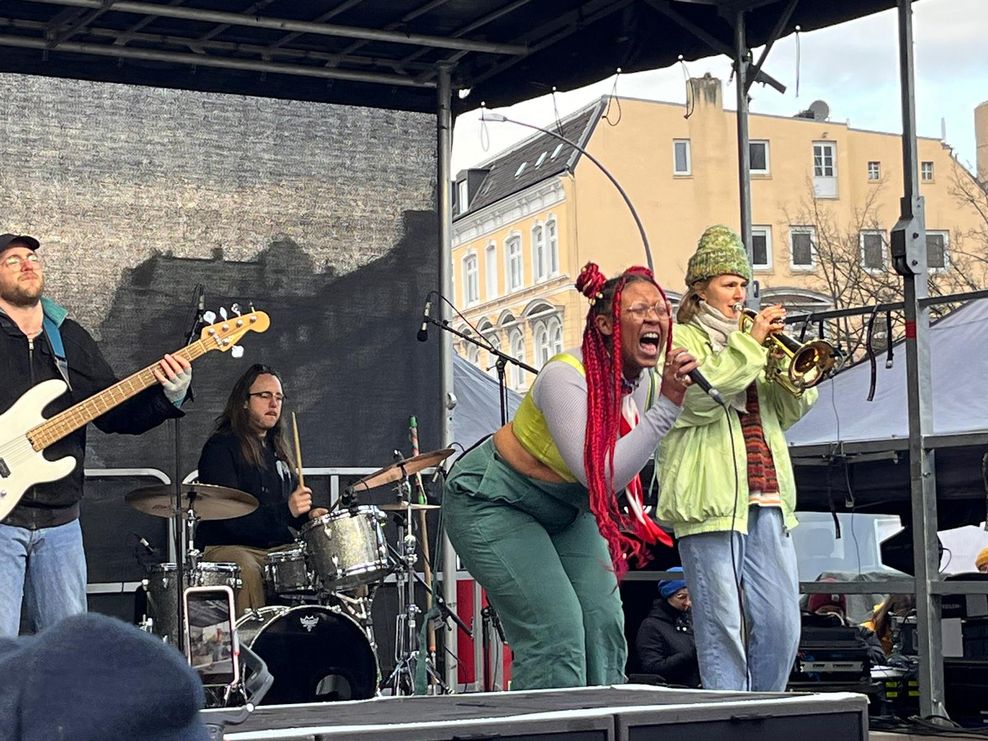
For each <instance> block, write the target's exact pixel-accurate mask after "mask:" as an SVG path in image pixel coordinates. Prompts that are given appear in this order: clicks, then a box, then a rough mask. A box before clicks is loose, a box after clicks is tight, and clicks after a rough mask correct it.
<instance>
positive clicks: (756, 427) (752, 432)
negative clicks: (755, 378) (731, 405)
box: [738, 383, 779, 494]
mask: <svg viewBox="0 0 988 741" xmlns="http://www.w3.org/2000/svg"><path fill="white" fill-rule="evenodd" d="M746 402H747V404H746V406H747V408H748V412H747V414H741V413H740V412H739V413H738V416H739V417H740V419H741V432H742V434H743V435H744V450H745V453H747V456H748V491H750V492H761V493H763V494H770V493H772V492H778V491H779V481H778V479H777V478H776V475H775V462H774V461H773V460H772V451H771V450H770V449H769V447H768V443H767V442H766V441H765V432H764V431H763V430H762V415H761V411H760V407H759V405H758V389H757V388H756V384H754V383H752V384H751V385H750V386H748V391H747V398H746Z"/></svg>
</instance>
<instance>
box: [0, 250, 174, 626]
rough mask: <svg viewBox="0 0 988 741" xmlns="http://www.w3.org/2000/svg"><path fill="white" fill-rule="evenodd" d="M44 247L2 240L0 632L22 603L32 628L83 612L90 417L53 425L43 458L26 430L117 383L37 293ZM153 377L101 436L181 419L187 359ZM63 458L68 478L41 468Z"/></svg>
mask: <svg viewBox="0 0 988 741" xmlns="http://www.w3.org/2000/svg"><path fill="white" fill-rule="evenodd" d="M40 246H41V245H40V243H39V242H38V240H37V239H35V238H34V237H29V236H27V235H16V234H3V235H0V379H2V383H0V411H2V412H3V417H2V418H0V492H2V494H0V517H2V521H0V636H16V635H17V633H18V630H19V628H20V623H21V603H22V601H23V602H24V604H25V606H26V617H27V620H28V622H29V624H30V627H31V628H32V629H33V630H34V631H40V630H42V629H43V628H46V627H48V626H49V625H53V624H54V623H56V622H58V621H59V620H62V619H63V618H66V617H68V616H70V615H75V614H78V613H82V612H85V611H86V557H85V553H84V551H83V547H82V529H81V527H80V525H79V500H80V499H81V498H82V493H83V478H84V474H83V468H84V458H85V452H86V421H88V419H89V415H88V413H86V412H85V411H83V412H80V414H79V415H78V416H76V417H73V419H72V420H69V421H68V422H67V423H66V424H64V425H58V424H52V425H49V427H48V428H47V429H46V431H45V435H44V439H43V440H42V441H41V445H42V446H43V452H44V456H43V457H42V455H41V453H40V452H38V451H37V450H35V449H34V447H33V445H32V443H33V442H34V441H32V442H29V441H28V439H27V433H28V430H31V429H32V428H35V427H37V426H38V425H39V424H40V423H41V422H42V420H43V418H42V415H41V412H42V408H43V409H44V410H45V412H46V413H47V415H48V416H49V418H50V417H52V416H54V415H56V414H58V413H59V412H63V411H65V410H66V409H68V408H69V407H72V406H74V405H76V404H78V403H79V402H81V401H83V400H86V399H88V398H89V397H91V396H93V395H94V394H96V393H97V392H100V391H103V390H104V389H106V388H108V387H109V386H112V385H114V384H115V383H116V382H117V378H116V376H115V375H114V373H113V370H112V369H111V368H110V366H109V365H108V364H107V362H106V360H105V359H104V358H103V355H102V353H100V350H99V348H98V347H97V345H96V342H95V341H94V340H93V338H92V337H91V336H90V335H89V333H88V332H87V331H86V330H85V329H83V328H82V327H81V326H80V325H79V324H77V323H76V322H74V321H73V320H71V319H69V318H67V314H68V311H67V310H66V309H65V308H63V307H62V306H59V305H58V304H57V303H55V302H54V301H52V300H50V299H49V298H47V297H45V296H43V295H42V294H43V292H44V287H45V278H44V269H43V264H42V261H41V256H40V254H39V253H38V249H39V247H40ZM153 374H154V376H155V378H156V379H157V380H158V382H159V383H158V384H155V385H154V386H152V387H150V388H147V389H145V390H144V391H142V392H140V393H138V394H136V395H135V396H133V397H132V398H130V399H129V400H128V401H126V402H124V403H121V404H119V405H117V406H115V407H113V408H111V409H108V410H107V411H105V412H104V413H103V414H101V415H100V416H98V417H95V419H93V420H92V421H93V423H94V424H95V425H96V426H97V427H98V428H99V429H100V430H102V431H103V432H119V433H125V434H131V435H139V434H141V433H142V432H145V431H147V430H149V429H151V428H152V427H155V426H156V425H158V424H160V423H161V422H163V421H165V420H166V419H168V418H170V417H180V416H182V412H181V410H180V409H179V408H178V405H179V404H181V403H182V401H183V400H184V399H185V396H186V393H187V391H188V388H189V382H190V381H191V379H192V369H191V368H190V366H189V362H188V360H186V359H185V358H182V357H179V356H178V355H175V356H172V355H165V356H164V358H163V359H162V360H161V362H160V363H159V364H158V365H157V366H155V368H154V370H153ZM53 379H55V380H60V381H63V382H65V383H67V384H68V387H69V388H68V390H67V391H66V392H64V393H62V394H61V395H60V396H57V397H56V398H55V399H54V400H52V401H51V403H47V404H46V403H45V402H47V401H48V399H49V398H50V394H45V392H44V391H43V390H41V389H38V388H37V387H38V385H39V384H41V383H42V382H44V381H50V380H53ZM28 391H32V395H31V396H29V397H27V398H22V397H24V396H25V394H26V393H27V392H28ZM39 397H40V398H39ZM94 407H95V410H94V412H95V411H96V410H99V409H101V408H102V405H96V404H95V402H94ZM33 434H34V439H35V440H38V439H39V438H41V437H42V436H41V434H40V433H37V432H35V433H33ZM45 443H47V444H45ZM66 457H69V458H71V459H74V467H73V468H72V469H71V471H70V472H67V475H66V472H65V471H64V470H59V469H58V468H57V466H54V465H52V464H51V463H46V461H49V462H50V461H58V460H59V459H62V458H66ZM8 487H9V488H8ZM25 487H26V490H25ZM21 493H23V496H22V497H20V499H19V500H18V499H17V497H19V496H20V495H21ZM7 502H16V505H15V506H13V508H12V509H11V508H10V507H9V505H6V503H7ZM5 505H6V506H5Z"/></svg>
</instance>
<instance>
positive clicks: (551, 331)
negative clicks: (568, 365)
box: [534, 316, 563, 368]
mask: <svg viewBox="0 0 988 741" xmlns="http://www.w3.org/2000/svg"><path fill="white" fill-rule="evenodd" d="M534 335H535V360H536V366H537V367H539V368H541V367H542V366H544V365H545V364H546V363H548V362H549V360H550V359H552V358H553V357H555V356H556V355H558V354H559V353H561V352H562V351H563V325H562V322H560V321H559V317H556V316H550V317H549V318H548V319H546V320H545V321H539V322H538V323H537V324H536V325H535V331H534Z"/></svg>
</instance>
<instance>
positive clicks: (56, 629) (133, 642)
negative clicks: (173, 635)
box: [0, 613, 210, 741]
mask: <svg viewBox="0 0 988 741" xmlns="http://www.w3.org/2000/svg"><path fill="white" fill-rule="evenodd" d="M0 675H2V676H3V678H4V680H3V690H0V740H3V741H6V740H7V739H10V740H11V741H13V739H17V741H58V740H59V739H64V740H65V741H68V739H71V740H72V741H103V739H135V740H136V739H140V741H208V739H209V738H210V735H209V732H208V729H207V727H206V725H205V723H204V720H203V718H202V717H201V716H200V713H199V711H200V710H201V709H202V707H203V703H204V692H203V687H202V683H201V681H200V679H199V677H198V675H197V674H196V673H195V671H194V670H193V669H192V667H190V666H189V664H188V662H187V661H186V660H185V657H183V656H182V654H180V653H179V652H178V651H176V650H175V649H174V648H172V647H171V646H168V645H166V644H165V643H163V642H162V641H161V639H160V638H156V637H154V636H152V635H150V634H148V633H145V632H143V631H141V630H138V629H137V628H135V627H134V626H132V625H127V624H126V623H124V622H122V621H120V620H117V619H115V618H111V617H107V616H105V615H97V614H95V613H93V614H88V615H85V614H84V615H73V616H71V617H68V618H66V619H65V620H62V621H61V622H59V623H57V624H56V625H54V626H53V627H51V628H48V629H47V630H44V631H42V632H41V633H38V634H37V635H29V636H21V637H20V638H3V637H0Z"/></svg>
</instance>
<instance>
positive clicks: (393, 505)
mask: <svg viewBox="0 0 988 741" xmlns="http://www.w3.org/2000/svg"><path fill="white" fill-rule="evenodd" d="M374 506H375V507H377V508H378V509H382V510H384V511H385V512H404V511H405V510H406V509H412V510H416V509H439V505H438V504H417V503H416V502H388V503H387V504H375V505H374Z"/></svg>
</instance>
